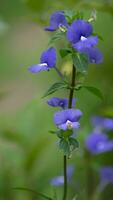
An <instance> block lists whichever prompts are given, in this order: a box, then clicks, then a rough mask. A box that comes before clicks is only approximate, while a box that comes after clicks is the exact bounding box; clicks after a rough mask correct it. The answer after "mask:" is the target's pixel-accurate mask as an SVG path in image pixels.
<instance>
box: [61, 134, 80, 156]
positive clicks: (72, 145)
mask: <svg viewBox="0 0 113 200" xmlns="http://www.w3.org/2000/svg"><path fill="white" fill-rule="evenodd" d="M78 147H79V143H78V141H77V140H76V139H75V138H72V137H66V138H61V139H60V142H59V148H60V149H61V150H63V152H64V155H67V156H69V157H70V156H71V154H72V152H73V151H74V150H76V149H78Z"/></svg>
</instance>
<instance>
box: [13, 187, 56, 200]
mask: <svg viewBox="0 0 113 200" xmlns="http://www.w3.org/2000/svg"><path fill="white" fill-rule="evenodd" d="M12 189H13V190H20V191H27V192H32V193H33V194H34V195H35V196H36V197H37V199H38V198H39V197H42V198H43V199H48V200H53V199H52V198H51V197H48V196H46V195H45V194H42V193H40V192H36V191H34V190H32V189H29V188H24V187H15V188H12Z"/></svg>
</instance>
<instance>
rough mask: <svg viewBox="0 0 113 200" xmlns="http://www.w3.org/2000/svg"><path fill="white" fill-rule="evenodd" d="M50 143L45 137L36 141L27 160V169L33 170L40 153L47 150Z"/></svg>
mask: <svg viewBox="0 0 113 200" xmlns="http://www.w3.org/2000/svg"><path fill="white" fill-rule="evenodd" d="M48 144H49V142H48V140H47V139H46V138H44V139H41V140H39V141H38V142H37V141H36V143H35V144H33V145H32V146H31V149H29V151H28V153H27V156H26V160H25V168H26V169H27V170H31V169H32V168H33V166H34V163H35V162H36V160H37V158H38V156H40V154H41V153H42V151H44V150H45V148H46V147H47V145H48Z"/></svg>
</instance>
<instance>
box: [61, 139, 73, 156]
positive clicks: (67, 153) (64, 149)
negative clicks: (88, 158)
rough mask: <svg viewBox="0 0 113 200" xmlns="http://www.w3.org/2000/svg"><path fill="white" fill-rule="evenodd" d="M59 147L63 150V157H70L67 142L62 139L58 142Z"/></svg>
mask: <svg viewBox="0 0 113 200" xmlns="http://www.w3.org/2000/svg"><path fill="white" fill-rule="evenodd" d="M59 147H60V149H62V150H63V152H64V155H70V146H69V142H68V140H65V139H63V138H62V139H61V140H60V143H59Z"/></svg>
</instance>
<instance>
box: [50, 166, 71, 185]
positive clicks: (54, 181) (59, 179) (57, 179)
mask: <svg viewBox="0 0 113 200" xmlns="http://www.w3.org/2000/svg"><path fill="white" fill-rule="evenodd" d="M73 171H74V167H73V166H72V165H69V166H68V167H67V177H68V182H70V181H71V179H72V175H73ZM50 184H51V185H54V186H60V185H63V184H64V176H62V175H61V176H56V177H54V178H53V179H51V181H50Z"/></svg>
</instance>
